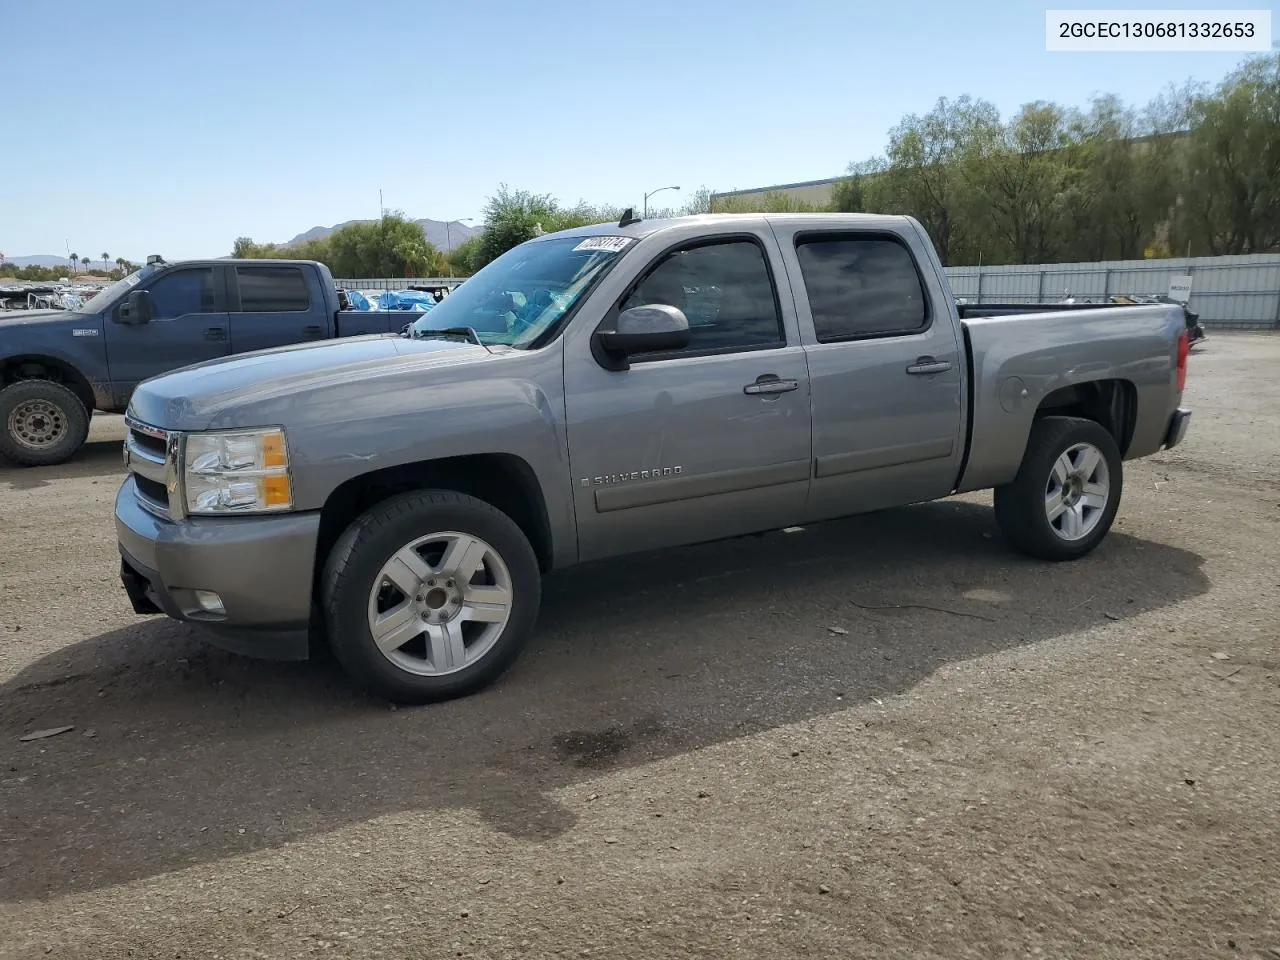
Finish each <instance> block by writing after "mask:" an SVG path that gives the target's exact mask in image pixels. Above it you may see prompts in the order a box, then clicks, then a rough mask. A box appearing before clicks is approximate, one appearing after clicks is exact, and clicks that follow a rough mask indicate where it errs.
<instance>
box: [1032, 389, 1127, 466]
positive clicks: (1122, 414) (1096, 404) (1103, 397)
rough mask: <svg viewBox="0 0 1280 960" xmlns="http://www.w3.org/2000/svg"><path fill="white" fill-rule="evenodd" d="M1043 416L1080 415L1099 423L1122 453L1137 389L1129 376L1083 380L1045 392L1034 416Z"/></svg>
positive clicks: (1125, 443)
mask: <svg viewBox="0 0 1280 960" xmlns="http://www.w3.org/2000/svg"><path fill="white" fill-rule="evenodd" d="M1044 417H1079V418H1081V419H1082V420H1092V421H1094V422H1095V423H1098V424H1100V425H1101V426H1102V427H1103V428H1104V429H1105V430H1106V431H1107V432H1108V433H1110V434H1111V437H1112V439H1113V440H1115V442H1116V446H1117V447H1118V448H1119V449H1120V456H1121V457H1124V456H1125V455H1126V454H1127V453H1128V450H1129V445H1130V443H1132V441H1133V431H1134V427H1135V426H1136V424H1137V422H1138V390H1137V388H1136V387H1135V386H1134V385H1133V383H1131V382H1130V381H1128V380H1122V379H1118V378H1117V379H1105V380H1086V381H1084V382H1081V383H1072V384H1068V385H1066V386H1063V387H1059V388H1058V389H1056V390H1053V391H1051V392H1049V393H1047V394H1045V396H1044V398H1043V399H1042V400H1041V401H1040V404H1039V406H1037V407H1036V412H1035V416H1034V418H1033V422H1034V420H1040V419H1042V418H1044Z"/></svg>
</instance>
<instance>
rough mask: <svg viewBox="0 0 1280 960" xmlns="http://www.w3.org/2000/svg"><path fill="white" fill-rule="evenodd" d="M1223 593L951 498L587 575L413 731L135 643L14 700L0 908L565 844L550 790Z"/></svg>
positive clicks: (1151, 562)
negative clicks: (395, 825)
mask: <svg viewBox="0 0 1280 960" xmlns="http://www.w3.org/2000/svg"><path fill="white" fill-rule="evenodd" d="M1208 587H1209V581H1208V579H1207V577H1206V576H1205V575H1204V573H1203V572H1202V571H1201V560H1200V558H1199V557H1197V556H1196V555H1195V554H1192V553H1190V552H1187V551H1184V550H1181V549H1176V548H1173V547H1169V546H1165V545H1161V544H1157V543H1152V542H1148V541H1144V540H1139V539H1136V538H1134V537H1131V536H1127V535H1125V534H1124V533H1123V532H1121V531H1119V530H1117V531H1115V532H1113V533H1112V535H1111V537H1110V538H1109V539H1108V540H1107V542H1106V543H1105V544H1104V545H1103V546H1102V547H1101V548H1100V549H1099V550H1098V551H1097V552H1096V553H1095V554H1094V555H1093V556H1091V557H1090V558H1088V559H1086V560H1084V561H1081V562H1079V563H1076V564H1071V565H1066V566H1064V565H1051V564H1042V563H1036V562H1033V561H1029V560H1026V559H1023V558H1021V557H1018V556H1016V555H1014V554H1012V553H1011V551H1010V549H1009V548H1008V547H1007V546H1006V545H1005V544H1004V542H1003V541H1002V540H1001V538H1000V537H999V535H998V534H996V533H995V527H994V524H993V521H992V518H991V514H990V510H989V509H988V508H986V507H984V506H981V505H978V504H974V503H969V502H960V501H945V502H941V503H935V504H928V505H923V506H919V507H913V508H909V509H905V510H896V511H889V512H885V513H881V514H873V515H869V516H864V517H860V518H855V519H851V520H845V521H839V522H835V523H829V524H825V525H822V526H817V527H812V528H809V529H807V530H804V531H802V532H799V533H793V534H785V533H774V534H769V535H767V536H764V537H760V538H747V539H744V540H737V541H730V542H727V543H718V544H707V545H703V546H699V547H692V548H686V549H682V550H672V551H664V552H661V553H655V554H648V555H644V556H640V557H632V558H628V559H625V560H622V561H615V562H609V563H602V564H595V565H591V566H587V567H582V568H579V569H576V570H571V571H566V572H565V573H564V574H563V575H558V576H556V577H553V578H551V579H550V580H549V581H548V583H547V587H546V594H545V607H544V612H543V615H542V617H541V620H540V626H539V631H538V634H537V636H536V637H535V639H534V640H533V642H532V643H531V644H530V646H529V648H528V649H527V650H526V651H525V654H524V656H523V658H522V659H521V660H520V661H519V662H518V663H517V664H516V666H515V667H514V668H513V669H512V670H511V671H510V672H509V673H508V674H507V675H506V676H505V677H504V678H503V679H502V680H501V681H500V682H499V683H498V684H496V685H495V686H493V687H491V688H489V689H488V690H486V691H483V692H481V693H479V694H477V695H474V696H472V697H469V698H466V699H462V700H457V701H453V702H451V703H446V704H439V705H436V706H432V707H424V708H418V709H405V708H401V709H399V710H391V709H389V708H388V706H387V705H385V704H382V703H377V702H373V701H370V700H368V699H365V698H362V697H360V696H358V695H356V694H353V693H352V692H351V690H350V689H349V688H348V687H347V685H346V683H345V681H344V680H343V678H342V677H341V675H340V674H339V673H338V671H337V669H336V668H335V667H334V666H333V665H332V663H331V662H329V661H327V660H319V661H313V662H311V663H302V664H279V663H269V662H261V661H253V660H248V659H243V658H240V657H236V656H233V655H230V654H223V653H221V652H219V651H216V650H212V649H210V648H208V647H206V646H204V645H203V644H201V643H199V642H198V641H197V640H196V639H195V637H196V636H197V635H196V634H194V633H193V632H192V630H191V629H190V628H188V627H185V626H183V625H180V624H175V623H172V622H169V621H163V620H148V621H145V622H140V623H139V624H138V625H135V626H131V627H128V628H125V629H122V630H118V631H115V632H113V633H110V634H107V635H104V636H100V637H96V638H93V639H90V640H85V641H83V642H80V643H77V644H74V645H72V646H69V647H66V648H63V649H61V650H59V651H58V652H56V653H54V654H52V655H50V656H49V657H47V658H45V659H44V660H42V661H39V662H37V663H35V664H33V665H31V666H30V667H29V668H27V669H26V670H25V671H23V672H22V673H21V674H19V675H18V676H16V677H15V678H13V679H12V680H11V681H10V682H9V683H6V684H4V685H3V686H2V687H0V900H3V901H10V902H12V901H20V900H28V899H38V898H46V897H51V896H58V895H63V894H67V893H73V892H76V891H83V890H91V889H96V888H99V887H103V886H107V885H110V884H116V883H121V882H125V881H129V880H134V879H139V878H145V877H150V876H155V875H157V874H161V873H165V872H168V871H172V870H178V869H182V868H185V867H189V866H192V865H198V864H201V863H207V862H213V861H217V860H221V859H224V858H227V857H231V856H235V855H238V854H242V853H245V852H249V851H253V850H256V849H262V848H270V847H277V846H280V845H283V844H285V843H287V842H289V841H291V840H294V839H298V838H302V837H306V836H310V835H313V834H319V833H324V832H328V831H333V830H336V829H340V828H342V827H344V826H347V825H349V824H354V823H359V822H363V821H367V820H370V819H373V818H375V817H379V816H382V815H386V814H390V813H396V812H401V811H422V810H428V811H429V810H432V809H471V810H474V811H476V812H477V813H478V815H479V816H481V817H482V818H483V819H484V820H485V821H486V822H487V823H489V824H490V825H491V826H492V827H493V828H494V829H495V830H499V831H502V832H504V833H507V834H509V835H513V836H518V837H524V838H531V839H541V838H549V837H554V836H557V835H559V834H562V833H564V832H565V831H568V830H571V829H572V828H573V826H574V823H575V815H574V814H573V812H572V811H571V810H570V809H569V808H568V807H567V806H566V805H564V804H562V803H559V802H558V801H557V800H556V799H555V797H554V796H553V792H554V791H556V790H558V789H561V788H564V787H567V786H572V785H573V784H575V783H577V782H580V781H582V780H585V779H588V778H590V777H592V776H594V775H595V774H596V773H597V772H598V771H602V770H608V769H613V768H617V767H619V766H627V765H635V764H641V763H644V762H646V761H649V760H653V759H657V758H663V757H669V756H673V755H676V754H680V753H683V752H686V751H691V750H696V749H698V748H700V747H704V746H707V745H710V744H715V743H719V742H723V741H728V740H732V739H734V738H737V737H741V736H744V735H748V734H751V733H753V732H756V731H760V730H764V729H769V728H774V727H778V726H781V725H784V724H789V723H793V722H796V721H800V720H804V719H808V718H814V717H819V716H823V715H827V714H831V713H834V712H837V711H841V710H845V709H848V708H850V707H853V706H857V705H859V704H860V703H862V702H864V701H867V700H869V699H871V698H873V697H880V698H883V697H886V696H892V695H894V694H896V693H900V692H902V691H905V690H908V689H909V688H911V687H912V686H914V685H915V684H917V683H918V682H919V681H921V680H922V679H924V678H926V677H928V676H929V675H930V674H931V673H933V672H934V671H935V670H936V669H938V667H939V666H941V665H942V664H943V663H945V662H948V661H956V660H963V659H968V658H975V657H981V656H983V655H984V654H988V653H991V652H993V651H998V650H1002V649H1007V648H1011V647H1015V646H1018V645H1022V644H1029V643H1035V642H1042V641H1049V640H1053V639H1054V638H1062V637H1065V636H1067V635H1069V634H1071V633H1072V632H1074V631H1078V630H1081V629H1085V628H1090V627H1096V626H1104V627H1105V628H1106V629H1111V630H1114V631H1115V633H1116V643H1117V644H1123V643H1124V642H1125V636H1126V634H1125V624H1124V622H1123V621H1124V620H1125V619H1128V618H1131V617H1134V616H1137V615H1139V614H1142V613H1144V612H1147V611H1151V610H1154V609H1157V608H1160V607H1163V606H1166V605H1169V604H1175V603H1178V602H1180V601H1183V600H1186V599H1188V598H1191V597H1194V596H1197V595H1199V594H1202V593H1204V592H1205V591H1206V590H1207V589H1208ZM1116 621H1119V622H1116ZM833 628H834V629H833ZM840 631H847V632H846V633H841V632H840ZM64 724H74V725H75V729H74V730H73V731H71V732H70V733H66V734H63V735H61V736H57V737H53V738H50V739H47V740H41V741H36V742H31V743H19V742H18V737H19V736H20V735H21V734H23V733H24V732H26V731H29V730H33V729H39V728H48V727H55V726H59V725H64ZM693 789H695V790H696V789H697V785H696V784H695V785H694V786H693Z"/></svg>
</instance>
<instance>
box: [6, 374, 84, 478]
mask: <svg viewBox="0 0 1280 960" xmlns="http://www.w3.org/2000/svg"><path fill="white" fill-rule="evenodd" d="M32 405H41V406H42V407H43V408H44V411H42V412H32ZM24 411H26V412H25V413H24ZM46 411H47V412H46ZM88 436H89V411H88V410H86V409H85V408H84V404H83V403H81V402H80V398H79V397H77V396H76V395H75V394H74V393H73V392H72V391H71V390H69V389H68V388H67V387H64V386H63V385H62V384H60V383H54V382H53V381H52V380H19V381H18V382H17V383H11V384H9V386H7V387H5V388H4V389H3V390H0V456H3V457H4V458H5V459H6V460H9V461H11V462H13V463H16V464H17V465H18V466H21V467H50V466H53V465H54V464H56V463H65V462H66V461H67V460H70V459H71V458H72V457H73V456H75V455H76V452H77V451H78V450H79V449H80V448H81V447H82V446H84V441H85V438H86V437H88Z"/></svg>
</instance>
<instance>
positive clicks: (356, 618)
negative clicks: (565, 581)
mask: <svg viewBox="0 0 1280 960" xmlns="http://www.w3.org/2000/svg"><path fill="white" fill-rule="evenodd" d="M540 594H541V575H540V573H539V570H538V561H537V557H536V556H535V555H534V552H533V548H532V546H531V545H530V544H529V541H528V539H527V538H526V537H525V535H524V533H523V532H522V531H521V530H520V528H519V527H518V526H517V525H516V524H515V522H514V521H512V520H511V519H510V518H509V517H508V516H506V515H505V514H504V513H502V512H501V511H499V510H498V509H496V508H495V507H493V506H491V505H489V504H487V503H485V502H483V501H481V500H477V499H476V498H474V497H469V496H466V495H464V494H460V493H454V492H452V491H445V490H435V491H424V492H420V493H412V494H406V495H403V496H399V497H395V498H393V499H391V500H388V501H386V502H384V503H381V504H379V505H378V506H376V507H374V508H373V509H371V510H370V511H368V512H367V513H365V514H364V515H362V516H361V517H359V518H358V519H357V520H356V521H355V522H354V523H352V525H351V526H350V527H349V528H348V529H347V530H346V532H344V533H343V535H342V536H341V537H340V538H339V539H338V542H337V543H336V544H335V545H334V548H333V551H332V553H331V554H330V556H329V560H328V562H327V563H326V567H325V578H324V598H323V601H324V614H325V627H326V629H327V632H328V635H329V643H330V646H331V647H332V649H333V652H334V655H335V656H336V657H337V658H338V660H339V662H341V663H342V665H343V667H344V668H345V669H346V671H347V672H348V673H349V674H350V675H351V676H352V677H353V678H354V679H355V680H356V681H357V682H359V683H360V684H361V685H363V686H364V687H366V688H367V689H369V690H370V691H371V692H373V693H375V694H377V695H379V696H383V697H386V698H388V699H391V700H397V701H401V702H413V703H426V702H430V701H435V700H445V699H448V698H450V697H457V696H461V695H463V694H467V693H472V692H474V691H476V690H479V689H480V688H481V687H484V686H486V685H488V684H489V683H491V682H493V681H494V680H495V679H497V677H498V676H499V675H500V674H501V673H502V672H503V671H504V670H506V669H507V667H508V666H510V665H511V663H512V661H514V660H515V658H516V656H517V655H518V654H519V652H520V649H521V648H522V647H523V646H524V644H525V642H526V641H527V640H528V638H529V636H530V634H531V633H532V632H533V624H534V620H535V619H536V617H537V613H538V605H539V601H540Z"/></svg>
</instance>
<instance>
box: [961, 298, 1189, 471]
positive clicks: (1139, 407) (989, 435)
mask: <svg viewBox="0 0 1280 960" xmlns="http://www.w3.org/2000/svg"><path fill="white" fill-rule="evenodd" d="M1009 307H1010V305H991V306H989V307H987V308H986V310H987V311H989V313H986V312H985V311H984V309H983V308H982V307H979V306H976V305H968V304H964V305H960V306H959V307H958V308H957V309H958V310H959V312H960V317H961V320H960V328H961V331H962V335H963V337H964V341H965V353H966V356H967V358H968V366H969V369H968V377H967V381H968V394H969V395H968V405H967V406H968V417H967V419H968V430H967V431H966V435H967V436H968V437H969V438H970V439H969V449H968V451H967V453H966V456H965V461H964V465H963V467H962V468H961V473H960V479H959V483H958V487H957V492H965V491H970V490H981V489H985V488H988V487H994V486H999V485H1001V484H1004V483H1007V482H1009V481H1010V480H1012V479H1013V477H1014V476H1015V475H1016V473H1017V470H1018V466H1019V464H1020V462H1021V459H1022V453H1023V449H1024V445H1025V443H1026V438H1027V435H1028V432H1029V431H1030V428H1031V422H1032V420H1034V418H1035V416H1036V412H1037V411H1038V410H1040V409H1041V408H1042V407H1045V408H1048V409H1061V410H1063V412H1071V411H1072V410H1073V409H1075V410H1079V409H1082V408H1087V409H1090V411H1091V412H1093V413H1095V414H1096V415H1099V416H1105V417H1111V418H1114V419H1115V420H1116V421H1118V422H1117V427H1118V428H1119V429H1120V432H1121V433H1122V434H1124V435H1125V436H1123V437H1122V442H1121V444H1120V446H1121V453H1122V454H1123V455H1124V457H1125V459H1132V458H1135V457H1144V456H1149V455H1150V454H1152V453H1155V452H1156V451H1157V450H1159V449H1160V448H1161V446H1162V444H1163V442H1164V437H1165V432H1166V430H1167V429H1168V422H1167V421H1168V414H1169V411H1170V410H1171V409H1173V408H1174V407H1176V406H1177V401H1178V399H1179V391H1178V387H1177V364H1178V340H1179V336H1180V335H1181V334H1182V333H1184V332H1185V331H1186V323H1185V320H1184V314H1183V310H1182V308H1181V307H1180V306H1176V305H1172V304H1158V305H1140V306H1110V305H1105V304H1046V305H1044V307H1043V308H1039V307H1032V308H1031V309H1030V311H1028V312H1021V313H1019V312H1012V311H1009V309H1008V308H1009ZM1059 308H1063V309H1059ZM1025 309H1026V308H1025V307H1024V310H1025ZM1006 311H1008V312H1006ZM984 313H986V315H984ZM1100 344H1105V345H1106V349H1105V351H1100V349H1099V345H1100ZM1095 408H1096V409H1095ZM1104 408H1105V409H1104Z"/></svg>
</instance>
